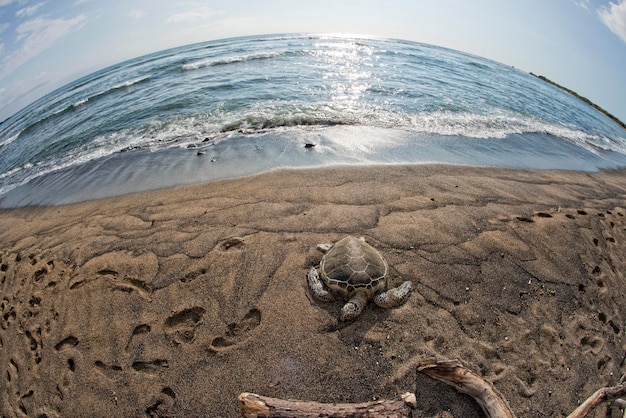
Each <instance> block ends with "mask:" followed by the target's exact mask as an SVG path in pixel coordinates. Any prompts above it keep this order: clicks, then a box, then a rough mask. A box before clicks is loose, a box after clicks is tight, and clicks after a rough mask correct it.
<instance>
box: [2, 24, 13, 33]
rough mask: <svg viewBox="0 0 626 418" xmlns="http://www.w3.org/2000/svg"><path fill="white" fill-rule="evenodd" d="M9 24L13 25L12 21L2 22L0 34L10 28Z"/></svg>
mask: <svg viewBox="0 0 626 418" xmlns="http://www.w3.org/2000/svg"><path fill="white" fill-rule="evenodd" d="M9 26H11V24H10V23H0V34H2V32H4V31H5V30H7V29H9Z"/></svg>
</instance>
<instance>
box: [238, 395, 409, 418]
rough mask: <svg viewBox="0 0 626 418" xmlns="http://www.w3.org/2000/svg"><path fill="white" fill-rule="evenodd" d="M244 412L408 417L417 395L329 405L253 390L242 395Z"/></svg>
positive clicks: (256, 414)
mask: <svg viewBox="0 0 626 418" xmlns="http://www.w3.org/2000/svg"><path fill="white" fill-rule="evenodd" d="M239 405H240V407H241V414H242V415H243V416H244V417H246V418H257V417H277V418H280V417H319V416H326V417H337V418H341V417H390V418H396V417H397V418H400V417H407V416H408V415H409V411H410V409H411V408H415V406H416V402H415V395H414V394H413V393H408V392H407V393H405V394H404V395H402V396H400V397H399V398H397V399H392V400H380V401H372V402H364V403H344V404H328V403H318V402H307V401H293V400H284V399H276V398H269V397H266V396H260V395H257V394H254V393H242V394H241V395H239Z"/></svg>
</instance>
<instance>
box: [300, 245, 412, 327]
mask: <svg viewBox="0 0 626 418" xmlns="http://www.w3.org/2000/svg"><path fill="white" fill-rule="evenodd" d="M317 249H318V250H320V251H322V252H325V254H324V257H322V261H321V262H320V264H319V271H318V269H316V268H315V267H311V270H309V273H308V274H307V285H308V286H309V290H310V291H311V293H312V294H313V296H314V297H315V298H316V299H319V300H321V301H324V302H330V301H333V300H335V299H337V298H339V297H341V298H343V299H344V300H346V301H347V303H346V304H345V305H344V306H343V308H342V309H341V315H340V316H339V319H341V320H342V321H349V320H351V319H354V318H356V317H357V316H359V315H360V314H361V312H362V311H363V308H365V305H367V302H368V301H369V300H370V299H374V303H376V305H378V306H380V307H381V308H395V307H397V306H400V305H402V304H403V303H404V302H406V300H407V299H408V298H409V293H410V291H411V282H410V281H408V280H407V281H406V282H404V283H402V284H401V285H400V286H398V287H394V288H391V289H388V290H387V285H388V283H387V272H388V271H389V267H388V266H387V262H386V261H385V259H384V258H383V256H382V255H380V253H379V252H378V251H376V249H375V248H374V247H372V246H371V245H369V244H368V243H366V242H365V239H363V238H360V239H357V238H355V237H350V236H348V237H345V238H343V239H341V240H340V241H337V242H336V243H335V244H319V245H318V246H317Z"/></svg>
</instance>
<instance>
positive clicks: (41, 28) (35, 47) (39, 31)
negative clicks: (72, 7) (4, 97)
mask: <svg viewBox="0 0 626 418" xmlns="http://www.w3.org/2000/svg"><path fill="white" fill-rule="evenodd" d="M85 19H86V17H85V15H79V16H76V17H74V18H71V19H43V18H37V19H33V20H29V21H26V22H24V23H22V24H21V25H19V26H18V27H17V29H16V33H17V38H16V41H17V42H22V44H21V45H20V46H19V47H18V48H17V49H16V50H15V51H14V52H13V53H12V54H10V55H9V56H7V57H6V58H5V59H4V62H3V63H0V65H3V68H2V73H1V74H0V77H2V76H5V75H6V74H8V73H11V72H13V71H14V70H15V69H16V68H18V67H20V66H21V65H22V64H24V63H25V62H27V61H29V60H30V59H32V58H34V57H36V56H37V55H39V54H41V53H42V52H43V51H45V50H46V49H48V48H50V47H51V46H52V45H54V44H55V43H57V42H58V41H59V40H61V39H63V38H64V37H66V36H67V35H68V34H70V33H71V32H73V31H76V30H78V29H80V28H82V26H83V23H84V21H85Z"/></svg>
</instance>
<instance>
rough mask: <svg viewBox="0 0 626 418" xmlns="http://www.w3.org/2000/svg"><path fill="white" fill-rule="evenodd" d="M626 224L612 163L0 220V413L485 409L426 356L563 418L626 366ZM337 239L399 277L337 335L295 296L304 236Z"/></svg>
mask: <svg viewBox="0 0 626 418" xmlns="http://www.w3.org/2000/svg"><path fill="white" fill-rule="evenodd" d="M625 216H626V172H625V171H607V172H600V173H576V172H531V171H517V170H508V169H485V168H467V167H457V166H438V165H434V166H374V167H337V168H333V169H323V170H322V169H318V170H315V169H313V170H281V171H276V172H271V173H267V174H262V175H257V176H252V177H247V178H243V179H236V180H227V181H221V182H216V183H210V184H204V185H195V186H185V187H180V188H176V189H169V190H159V191H155V192H145V193H141V194H134V195H127V196H122V197H118V198H111V199H105V200H95V201H90V202H85V203H79V204H74V205H68V206H59V207H39V208H37V207H31V208H21V209H14V210H4V211H0V259H1V263H0V265H1V268H0V270H1V271H0V281H1V283H2V287H1V289H2V290H1V298H2V301H1V308H2V313H1V314H2V316H1V318H0V366H1V367H2V369H1V370H0V372H1V373H0V381H1V384H0V415H2V416H7V417H12V416H24V415H28V416H47V417H74V416H119V417H125V416H173V417H186V416H220V417H235V416H239V410H238V404H237V395H238V394H239V393H240V392H244V391H248V392H256V393H259V394H262V395H265V396H273V397H283V398H297V399H305V400H316V401H320V402H362V401H368V400H372V399H376V398H389V397H394V396H395V395H397V394H400V393H403V392H406V391H413V392H415V393H416V395H417V401H418V404H419V406H418V409H417V410H416V411H415V414H414V416H426V417H435V416H451V415H452V416H457V417H470V416H481V415H480V414H481V412H480V410H479V408H478V407H477V406H476V405H475V404H474V402H473V400H472V399H471V398H469V397H467V396H466V395H460V394H458V393H456V392H455V391H454V390H453V389H450V388H448V387H447V386H445V385H443V384H442V383H438V382H436V381H434V380H431V379H430V378H428V377H425V376H422V375H418V374H417V373H416V371H415V366H416V365H417V364H418V362H420V361H421V360H424V359H427V358H432V357H436V358H459V359H460V360H461V361H462V362H463V364H464V365H466V366H467V367H469V368H470V369H472V370H474V371H475V372H476V373H478V374H480V375H482V376H483V377H485V378H486V379H487V380H489V381H491V382H493V383H494V384H495V386H496V388H497V389H498V390H499V391H500V392H501V393H502V394H503V395H504V397H505V398H506V399H507V400H508V402H509V403H510V405H511V407H512V409H513V410H514V411H515V412H516V413H517V415H518V416H553V417H558V416H564V415H567V414H568V413H569V412H571V411H572V410H573V409H575V408H576V406H577V405H578V403H579V402H581V401H582V400H584V399H585V398H587V397H588V396H589V395H591V394H592V393H593V392H594V391H595V390H596V389H598V388H599V387H602V386H605V385H612V384H616V383H617V381H618V380H619V378H620V376H622V375H623V374H624V372H626V365H625V364H624V357H625V352H626V342H625V341H624V326H625V323H624V318H626V279H625V273H626V219H625ZM348 234H350V235H355V236H363V237H365V238H366V240H367V241H368V242H369V243H370V244H372V245H373V246H375V247H376V248H377V249H379V250H380V251H381V253H382V254H383V256H384V257H385V258H386V259H387V261H388V263H389V266H390V280H391V283H392V284H393V285H396V284H399V283H401V282H402V281H403V280H412V281H413V293H412V295H411V297H410V298H409V300H408V302H407V303H406V304H405V305H403V306H401V307H399V308H396V309H391V310H385V309H381V308H379V307H377V306H375V305H374V304H371V303H370V304H369V305H368V306H367V307H366V309H365V311H364V313H363V314H362V315H361V316H360V317H359V318H358V319H356V320H355V321H353V322H350V323H347V324H341V323H338V322H337V317H338V314H339V310H340V308H341V305H342V302H339V301H337V302H331V303H323V302H318V301H316V300H313V299H312V298H311V296H310V295H309V293H308V290H307V288H306V284H305V276H306V272H307V270H308V269H309V268H310V266H312V265H314V264H316V263H318V262H319V260H320V258H321V254H320V253H319V252H318V251H317V250H316V244H317V243H322V242H332V241H335V240H338V239H340V238H342V237H343V236H345V235H348ZM599 414H600V415H597V416H605V415H604V414H605V410H604V409H602V410H601V411H599ZM612 416H616V417H617V416H621V414H620V413H619V412H618V411H617V410H615V411H613V415H612Z"/></svg>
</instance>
